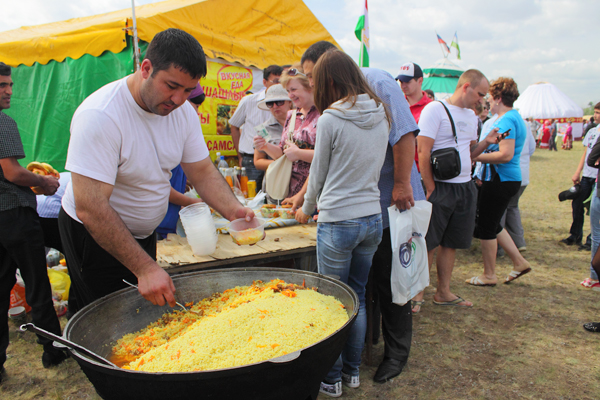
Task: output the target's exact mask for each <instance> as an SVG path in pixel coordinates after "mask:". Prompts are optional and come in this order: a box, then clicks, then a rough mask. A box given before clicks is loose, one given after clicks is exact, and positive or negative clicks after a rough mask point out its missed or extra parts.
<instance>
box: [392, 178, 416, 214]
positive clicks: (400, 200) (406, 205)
mask: <svg viewBox="0 0 600 400" xmlns="http://www.w3.org/2000/svg"><path fill="white" fill-rule="evenodd" d="M392 204H395V205H396V207H398V209H399V210H410V208H411V207H413V206H414V205H415V199H414V197H413V191H412V186H411V185H410V182H409V183H405V184H402V185H394V188H393V189H392Z"/></svg>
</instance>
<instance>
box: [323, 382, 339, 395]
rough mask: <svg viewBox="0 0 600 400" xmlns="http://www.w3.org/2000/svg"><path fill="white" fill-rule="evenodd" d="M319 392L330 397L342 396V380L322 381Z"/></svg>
mask: <svg viewBox="0 0 600 400" xmlns="http://www.w3.org/2000/svg"><path fill="white" fill-rule="evenodd" d="M319 392H320V393H323V394H325V395H327V396H329V397H340V396H341V395H342V382H336V383H332V384H330V383H325V382H321V387H320V388H319Z"/></svg>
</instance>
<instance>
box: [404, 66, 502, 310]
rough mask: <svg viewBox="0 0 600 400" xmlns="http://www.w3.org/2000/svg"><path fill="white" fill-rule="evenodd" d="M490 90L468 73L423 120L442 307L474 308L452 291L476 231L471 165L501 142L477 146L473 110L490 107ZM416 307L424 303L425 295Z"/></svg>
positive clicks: (422, 148) (422, 159)
mask: <svg viewBox="0 0 600 400" xmlns="http://www.w3.org/2000/svg"><path fill="white" fill-rule="evenodd" d="M488 89H489V82H488V80H487V78H486V77H485V76H484V75H483V74H482V73H481V72H480V71H478V70H476V69H470V70H468V71H465V72H464V73H463V74H462V75H461V77H460V78H459V80H458V85H457V86H456V90H455V91H454V93H453V94H452V96H451V97H450V98H448V99H446V100H443V101H433V102H431V103H429V104H427V105H426V106H425V108H424V109H423V111H422V112H421V119H420V120H419V128H420V129H421V132H420V134H419V136H418V137H417V143H418V151H419V165H420V166H421V176H422V178H423V182H424V184H425V188H426V190H427V200H429V202H431V204H432V211H431V220H430V222H429V229H428V231H427V235H426V236H425V240H426V242H427V252H428V257H429V267H430V268H431V264H432V263H433V255H434V251H435V249H436V248H438V247H439V249H438V252H437V260H436V265H437V273H438V284H437V290H436V294H435V295H434V297H433V303H434V304H436V305H441V306H459V307H472V306H473V303H471V302H470V301H466V300H464V299H463V298H461V297H460V296H457V295H456V294H454V293H452V292H451V291H450V279H451V277H452V270H453V269H454V259H455V256H456V249H468V248H469V247H470V246H471V238H472V233H473V229H474V225H475V211H476V203H477V189H476V188H475V183H474V182H473V181H472V180H471V160H472V159H473V158H475V157H477V156H478V155H480V154H481V153H482V152H483V151H484V150H485V148H486V147H487V146H488V145H489V144H491V143H493V142H495V141H496V140H497V138H498V133H497V131H494V132H491V133H490V135H488V137H487V138H486V139H485V140H483V141H481V142H479V143H478V142H477V126H478V123H477V120H478V118H477V116H476V115H475V113H474V112H473V110H472V108H474V107H475V105H476V104H477V103H480V104H481V103H482V102H483V101H484V98H485V96H486V94H487V92H488ZM444 154H445V155H444ZM432 162H433V163H432ZM443 166H445V168H444V167H443ZM413 301H423V292H421V293H419V294H418V295H417V296H415V298H414V299H413Z"/></svg>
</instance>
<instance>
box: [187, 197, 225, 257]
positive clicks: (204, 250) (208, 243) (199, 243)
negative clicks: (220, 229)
mask: <svg viewBox="0 0 600 400" xmlns="http://www.w3.org/2000/svg"><path fill="white" fill-rule="evenodd" d="M179 217H180V219H181V224H182V225H183V229H184V230H185V235H186V237H187V240H188V243H189V245H190V246H191V247H192V251H193V252H194V254H195V255H197V256H206V255H209V254H212V253H214V252H215V250H216V248H217V240H218V236H217V230H216V228H215V223H214V221H213V219H212V215H211V213H210V207H208V205H206V203H195V204H192V205H190V206H187V207H184V208H182V209H181V211H179Z"/></svg>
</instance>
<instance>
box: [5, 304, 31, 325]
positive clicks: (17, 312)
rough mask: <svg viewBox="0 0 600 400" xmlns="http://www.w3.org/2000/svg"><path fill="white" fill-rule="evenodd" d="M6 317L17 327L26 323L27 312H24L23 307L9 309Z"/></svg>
mask: <svg viewBox="0 0 600 400" xmlns="http://www.w3.org/2000/svg"><path fill="white" fill-rule="evenodd" d="M8 317H9V318H10V319H11V320H12V321H14V323H15V324H17V325H22V324H25V323H27V312H26V311H25V307H21V306H18V307H13V308H11V309H9V310H8Z"/></svg>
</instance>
